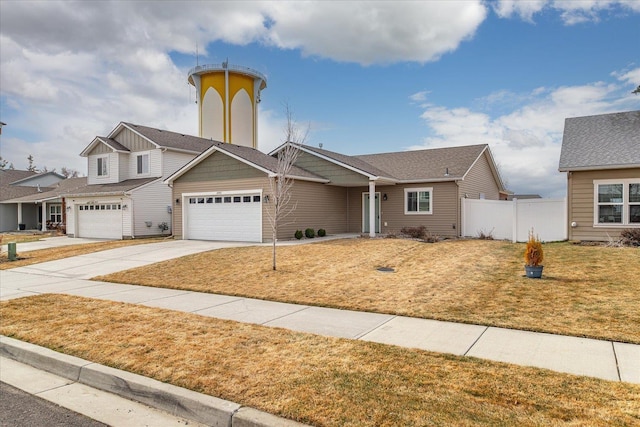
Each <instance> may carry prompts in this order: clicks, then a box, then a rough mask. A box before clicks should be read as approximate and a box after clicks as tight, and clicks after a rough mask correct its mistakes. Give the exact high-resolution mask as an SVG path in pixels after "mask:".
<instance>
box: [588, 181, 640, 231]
mask: <svg viewBox="0 0 640 427" xmlns="http://www.w3.org/2000/svg"><path fill="white" fill-rule="evenodd" d="M594 191H595V196H594V202H595V203H594V205H595V206H594V224H595V225H622V226H626V225H640V179H621V180H604V181H594Z"/></svg>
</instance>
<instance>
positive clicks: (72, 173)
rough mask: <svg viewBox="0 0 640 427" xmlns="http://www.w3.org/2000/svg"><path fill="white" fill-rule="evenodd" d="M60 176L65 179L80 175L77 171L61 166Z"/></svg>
mask: <svg viewBox="0 0 640 427" xmlns="http://www.w3.org/2000/svg"><path fill="white" fill-rule="evenodd" d="M60 174H61V175H62V176H64V177H65V178H77V177H78V176H79V175H80V174H79V172H78V171H77V170H75V169H71V168H68V167H66V166H63V167H62V169H60Z"/></svg>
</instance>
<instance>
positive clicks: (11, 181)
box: [0, 169, 66, 231]
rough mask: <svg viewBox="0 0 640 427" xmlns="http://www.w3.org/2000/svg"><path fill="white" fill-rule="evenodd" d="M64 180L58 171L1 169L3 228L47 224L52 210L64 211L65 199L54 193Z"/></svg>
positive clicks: (0, 208) (6, 229) (0, 226)
mask: <svg viewBox="0 0 640 427" xmlns="http://www.w3.org/2000/svg"><path fill="white" fill-rule="evenodd" d="M64 181H66V180H65V179H64V177H63V176H62V175H59V174H57V173H55V172H42V173H37V172H31V171H25V170H13V169H3V170H0V231H15V230H18V229H41V228H43V227H45V228H46V223H47V221H49V219H50V214H52V213H53V214H54V215H57V214H58V213H61V212H62V200H61V199H60V197H59V196H58V195H56V196H54V193H55V191H56V190H58V189H59V188H60V185H61V184H62V183H64ZM65 184H66V183H65ZM64 188H66V187H64ZM52 191H53V192H54V193H50V192H52ZM45 195H46V196H45ZM49 196H51V199H50V200H51V204H50V205H49V207H48V208H47V207H46V205H43V204H42V200H43V198H47V197H49ZM43 206H44V208H43ZM43 218H45V220H44V221H43ZM55 218H57V216H56V217H55ZM57 222H62V219H60V221H57Z"/></svg>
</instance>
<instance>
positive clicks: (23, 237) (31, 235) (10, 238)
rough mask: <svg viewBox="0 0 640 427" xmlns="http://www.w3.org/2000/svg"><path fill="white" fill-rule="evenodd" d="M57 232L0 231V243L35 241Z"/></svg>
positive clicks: (55, 234) (54, 234)
mask: <svg viewBox="0 0 640 427" xmlns="http://www.w3.org/2000/svg"><path fill="white" fill-rule="evenodd" d="M57 235H58V232H56V231H50V232H46V233H43V232H40V231H34V232H20V233H0V243H2V244H3V245H6V244H7V243H10V242H14V243H22V242H35V241H38V240H42V239H44V238H46V237H52V236H57Z"/></svg>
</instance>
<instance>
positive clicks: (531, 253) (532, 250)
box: [524, 228, 544, 267]
mask: <svg viewBox="0 0 640 427" xmlns="http://www.w3.org/2000/svg"><path fill="white" fill-rule="evenodd" d="M543 259H544V251H543V250H542V242H540V239H539V238H538V236H537V235H535V234H534V233H533V228H532V229H531V231H530V232H529V240H528V241H527V247H526V249H525V250H524V262H525V265H526V266H528V267H537V266H539V265H540V263H542V260H543Z"/></svg>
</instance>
